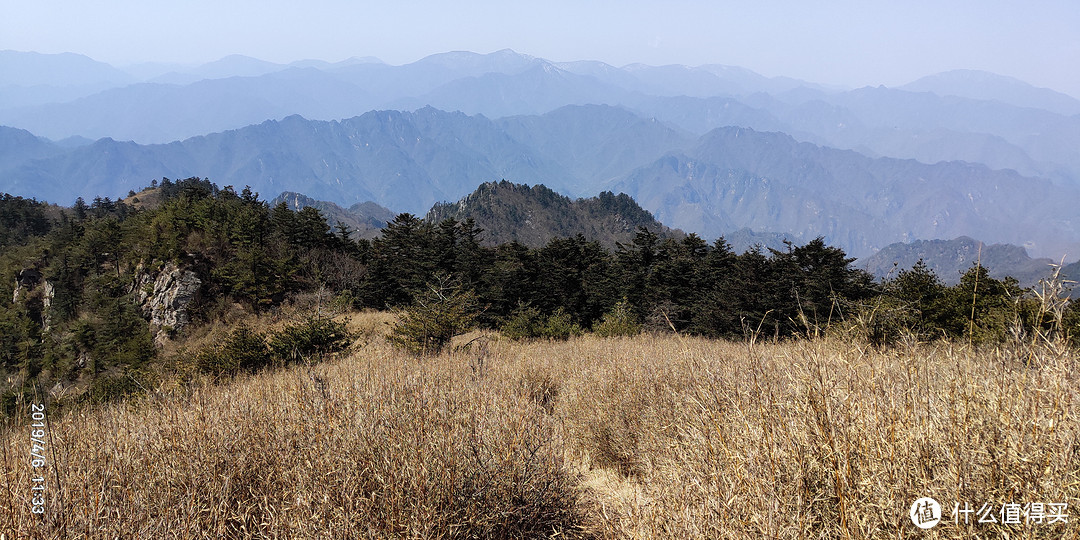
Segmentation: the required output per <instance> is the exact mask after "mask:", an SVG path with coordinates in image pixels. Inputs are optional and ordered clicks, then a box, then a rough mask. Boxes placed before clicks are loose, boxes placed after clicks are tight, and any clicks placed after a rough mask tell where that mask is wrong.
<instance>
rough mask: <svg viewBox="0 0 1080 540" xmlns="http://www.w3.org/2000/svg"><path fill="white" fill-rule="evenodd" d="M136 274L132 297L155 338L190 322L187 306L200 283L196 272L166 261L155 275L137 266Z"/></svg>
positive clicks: (165, 337) (194, 298)
mask: <svg viewBox="0 0 1080 540" xmlns="http://www.w3.org/2000/svg"><path fill="white" fill-rule="evenodd" d="M137 276H138V277H137V279H136V281H135V300H136V302H137V303H138V304H139V306H140V307H141V308H142V312H143V315H144V316H145V317H146V318H147V319H148V320H149V321H150V327H151V329H152V330H153V331H154V332H155V336H154V339H155V341H157V342H159V343H160V342H162V341H164V340H166V339H168V338H169V337H170V336H171V335H172V334H175V333H176V332H179V331H180V330H181V329H183V328H184V327H185V326H187V324H188V323H189V322H191V318H190V315H189V313H188V307H189V306H190V305H191V303H192V302H194V301H195V300H196V299H197V298H198V294H199V289H200V288H201V287H202V280H201V279H199V276H198V275H197V274H196V273H195V272H192V271H191V270H185V269H183V268H180V267H179V266H177V265H176V264H174V263H168V264H166V265H165V267H164V268H162V269H161V270H160V271H159V272H157V273H156V275H155V274H154V273H151V272H146V271H144V270H141V269H140V270H139V271H137Z"/></svg>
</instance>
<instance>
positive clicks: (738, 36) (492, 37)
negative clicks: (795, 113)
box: [0, 0, 1080, 97]
mask: <svg viewBox="0 0 1080 540" xmlns="http://www.w3.org/2000/svg"><path fill="white" fill-rule="evenodd" d="M0 8H2V9H0V13H2V14H3V16H2V17H0V49H15V50H24V51H25V50H35V51H39V52H50V53H55V52H77V53H82V54H86V55H88V56H90V57H92V58H95V59H97V60H101V61H104V62H109V63H111V64H114V65H124V64H130V63H135V62H143V61H168V62H185V63H201V62H206V61H210V60H215V59H217V58H220V57H222V56H225V55H228V54H234V53H236V54H244V55H249V56H254V57H258V58H262V59H265V60H271V61H276V62H289V61H293V60H299V59H305V58H318V59H322V60H329V61H336V60H341V59H344V58H347V57H350V56H377V57H379V58H381V59H383V60H384V61H386V62H389V63H391V64H403V63H408V62H412V61H414V60H417V59H419V58H421V57H423V56H426V55H428V54H432V53H436V52H444V51H449V50H472V51H476V52H491V51H494V50H498V49H502V48H512V49H514V50H516V51H518V52H522V53H527V54H532V55H535V56H540V57H544V58H547V59H550V60H555V61H566V60H583V59H589V60H601V61H604V62H607V63H610V64H613V65H616V66H621V65H624V64H627V63H633V62H643V63H648V64H668V63H679V64H689V65H700V64H706V63H717V64H727V65H737V66H742V67H746V68H749V69H752V70H754V71H757V72H759V73H761V74H763V75H769V76H775V75H786V76H791V77H797V78H802V79H807V80H810V81H813V82H819V83H824V84H836V85H845V86H863V85H877V84H885V85H889V86H894V85H899V84H903V83H906V82H910V81H911V80H914V79H916V78H918V77H921V76H923V75H928V74H931V73H936V72H940V71H945V70H950V69H959V68H967V69H982V70H987V71H993V72H995V73H1000V74H1003V75H1010V76H1013V77H1017V78H1020V79H1023V80H1025V81H1028V82H1030V83H1032V84H1035V85H1037V86H1046V87H1050V88H1053V89H1055V90H1059V91H1063V92H1067V93H1070V94H1072V95H1074V96H1077V97H1080V4H1078V3H1076V1H1075V0H1028V1H1025V2H1019V1H1014V0H981V1H976V0H957V1H950V0H936V1H926V0H906V1H900V0H894V1H880V0H857V1H856V0H842V1H815V0H784V1H769V0H758V1H750V0H747V1H743V0H740V1H713V2H706V1H687V0H668V1H665V2H644V1H633V0H631V1H608V0H604V1H593V2H588V1H566V0H550V1H546V2H515V1H512V0H500V1H494V0H482V1H468V0H462V1H457V2H449V1H430V0H399V1H397V2H377V3H369V2H350V1H346V0H309V1H308V2H297V1H295V0H288V1H285V0H259V1H255V0H213V1H211V0H175V1H169V2H161V1H155V0H117V1H106V0H82V1H56V0H33V1H28V0H0Z"/></svg>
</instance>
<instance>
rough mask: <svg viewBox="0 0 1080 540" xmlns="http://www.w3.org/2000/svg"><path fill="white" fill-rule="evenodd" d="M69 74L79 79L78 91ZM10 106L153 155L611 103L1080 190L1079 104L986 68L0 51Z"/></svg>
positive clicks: (6, 115)
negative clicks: (389, 117) (895, 70)
mask: <svg viewBox="0 0 1080 540" xmlns="http://www.w3.org/2000/svg"><path fill="white" fill-rule="evenodd" d="M169 69H171V70H172V71H169V72H163V70H169ZM5 70H6V71H5ZM64 73H71V76H70V77H71V78H70V80H69V82H68V83H67V84H64V80H65V79H64V78H63V77H64V75H63V74H64ZM140 76H141V78H140ZM19 96H23V98H25V99H23V98H20V97H19ZM0 98H2V99H0V125H7V126H11V127H18V128H22V129H26V130H28V131H30V132H32V133H34V134H36V135H40V136H45V137H49V138H51V139H54V140H60V139H66V138H68V137H72V136H80V137H86V138H91V139H98V138H103V137H110V138H113V139H117V140H133V141H136V142H140V143H143V144H147V143H168V142H172V141H174V140H181V139H186V138H189V137H194V136H198V135H205V134H207V133H211V132H218V131H224V130H228V129H236V128H241V127H244V126H247V125H250V124H256V123H259V122H262V121H264V120H268V119H273V120H281V119H283V118H285V117H286V116H289V115H292V114H300V115H302V116H304V117H306V118H309V119H316V120H336V119H342V118H349V117H352V116H357V115H362V114H363V113H366V112H368V111H370V110H376V109H395V110H414V109H418V108H422V107H424V106H429V105H430V106H432V107H435V108H438V109H442V110H447V111H461V112H464V113H466V114H470V115H475V114H482V115H484V116H486V117H489V118H500V117H503V116H514V115H536V114H543V113H546V112H549V111H551V110H554V109H557V108H559V107H562V106H565V105H585V104H607V105H618V106H622V107H626V108H628V109H630V110H632V111H634V112H636V113H638V114H639V115H641V116H646V117H653V118H657V119H658V120H661V121H664V122H667V123H669V124H671V125H673V126H676V127H678V128H680V129H683V130H686V131H689V132H690V133H692V134H694V135H702V134H704V133H705V132H707V131H709V130H712V129H714V128H717V127H724V126H740V127H749V128H753V129H756V130H759V131H782V132H784V133H787V134H789V135H791V136H792V137H794V138H796V139H797V140H799V141H804V142H813V143H815V144H819V145H823V146H832V147H836V148H843V149H852V150H857V151H859V152H862V153H865V154H868V155H871V156H874V157H896V158H911V159H918V160H920V161H923V162H926V163H936V162H938V161H950V160H963V161H969V162H978V163H984V164H986V165H987V166H989V167H991V168H1010V169H1015V170H1016V171H1018V172H1020V173H1021V174H1023V175H1026V176H1040V177H1045V178H1049V179H1051V180H1054V181H1057V182H1061V183H1066V184H1076V183H1078V182H1080V155H1077V153H1076V152H1075V151H1073V149H1075V148H1076V147H1077V146H1078V145H1080V100H1077V99H1075V98H1073V97H1071V96H1068V95H1065V94H1061V93H1059V92H1054V91H1052V90H1049V89H1045V88H1036V87H1033V86H1031V85H1029V84H1027V83H1024V82H1022V81H1019V80H1017V79H1013V78H1009V77H1003V76H1000V75H995V74H992V73H986V72H980V71H972V70H956V71H951V72H945V73H940V74H936V75H931V76H927V77H924V78H922V79H919V80H917V81H913V82H912V83H909V84H907V85H904V86H901V87H899V88H885V87H876V88H875V87H865V88H859V89H855V90H846V91H840V90H834V89H830V88H826V87H822V86H820V85H815V84H812V83H809V82H806V81H800V80H796V79H790V78H783V77H774V78H768V77H763V76H761V75H758V74H756V73H753V72H752V71H749V70H746V69H742V68H738V67H733V66H721V65H705V66H681V65H668V66H646V65H641V64H632V65H628V66H623V67H614V66H610V65H607V64H604V63H602V62H595V61H579V62H552V61H548V60H545V59H542V58H536V57H532V56H528V55H524V54H519V53H516V52H514V51H511V50H502V51H497V52H494V53H490V54H476V53H471V52H460V51H459V52H449V53H442V54H436V55H432V56H429V57H426V58H423V59H421V60H418V61H416V62H413V63H410V64H405V65H400V66H392V65H388V64H385V63H382V62H380V61H378V60H377V59H373V58H353V59H349V60H345V61H342V62H336V63H328V62H322V61H314V60H309V61H300V62H294V63H291V64H275V63H271V62H264V61H261V60H257V59H254V58H247V57H242V56H236V55H234V56H230V57H226V58H223V59H221V60H219V61H216V62H212V63H209V64H206V65H203V66H194V67H187V68H185V67H183V66H152V65H143V66H136V67H133V68H132V69H131V70H130V72H125V71H123V70H120V69H117V68H114V67H112V66H108V65H106V64H102V63H100V62H94V61H93V60H91V59H89V58H86V57H80V56H77V55H70V54H69V55H39V54H36V53H20V52H15V51H0Z"/></svg>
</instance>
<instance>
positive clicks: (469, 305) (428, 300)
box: [389, 278, 478, 355]
mask: <svg viewBox="0 0 1080 540" xmlns="http://www.w3.org/2000/svg"><path fill="white" fill-rule="evenodd" d="M396 315H397V317H398V322H397V324H395V325H394V328H393V330H391V332H390V336H389V339H390V343H392V344H393V345H394V346H396V347H398V348H401V349H404V350H406V351H408V352H409V353H412V354H415V355H427V354H439V353H440V352H442V350H443V349H444V348H446V346H447V345H448V344H449V343H450V340H451V339H453V338H454V336H456V335H458V334H462V333H465V332H467V331H469V330H470V329H472V327H473V325H474V324H475V323H476V317H477V315H478V309H477V307H476V294H475V293H473V292H472V291H470V290H462V289H461V288H460V287H459V286H457V285H451V284H449V283H448V280H447V279H445V278H443V279H440V280H439V282H438V283H436V284H434V285H431V284H429V285H428V287H427V291H426V292H424V293H422V294H421V295H420V296H419V297H417V299H416V301H415V302H414V303H413V305H412V306H410V307H408V308H406V309H403V310H400V311H398V312H397V313H396Z"/></svg>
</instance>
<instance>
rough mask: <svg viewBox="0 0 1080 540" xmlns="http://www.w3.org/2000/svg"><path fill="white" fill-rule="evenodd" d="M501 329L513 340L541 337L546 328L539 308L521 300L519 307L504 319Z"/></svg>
mask: <svg viewBox="0 0 1080 540" xmlns="http://www.w3.org/2000/svg"><path fill="white" fill-rule="evenodd" d="M499 330H501V331H502V333H503V335H504V336H506V337H508V338H510V339H513V340H517V341H520V340H523V339H534V338H537V337H540V334H541V332H543V330H544V318H543V316H541V315H540V310H539V309H536V308H535V307H533V306H530V305H528V304H525V303H521V302H519V303H518V307H517V308H516V309H515V310H514V311H513V312H512V313H511V314H510V316H509V317H507V318H506V319H505V320H503V323H502V327H501V328H500V329H499Z"/></svg>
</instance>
